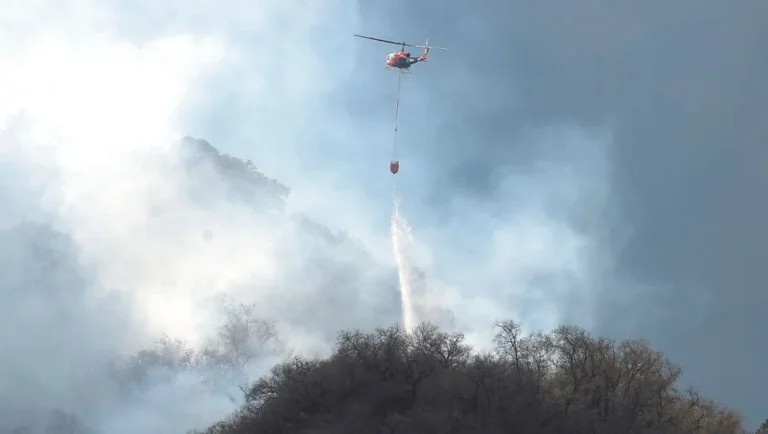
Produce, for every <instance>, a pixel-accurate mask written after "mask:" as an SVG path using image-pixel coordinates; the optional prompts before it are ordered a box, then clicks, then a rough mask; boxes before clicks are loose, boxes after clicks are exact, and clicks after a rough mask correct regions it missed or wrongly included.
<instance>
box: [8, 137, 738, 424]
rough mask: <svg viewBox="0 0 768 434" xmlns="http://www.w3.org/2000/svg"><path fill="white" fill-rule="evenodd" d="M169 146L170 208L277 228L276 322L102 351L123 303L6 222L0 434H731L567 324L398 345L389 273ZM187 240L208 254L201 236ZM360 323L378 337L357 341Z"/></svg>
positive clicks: (218, 160)
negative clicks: (183, 203)
mask: <svg viewBox="0 0 768 434" xmlns="http://www.w3.org/2000/svg"><path fill="white" fill-rule="evenodd" d="M180 150H181V155H180V161H181V162H182V163H183V164H182V166H183V168H184V169H183V170H184V173H185V177H186V183H185V184H184V185H185V186H186V191H185V193H184V194H186V195H188V196H189V197H190V198H191V199H192V200H194V201H195V202H196V203H197V204H198V205H199V206H200V207H201V208H205V207H208V206H210V205H211V204H213V203H214V202H216V201H221V200H225V201H226V202H228V203H239V204H246V205H247V206H248V207H250V209H253V210H256V211H257V212H256V214H257V215H258V216H261V217H259V218H262V217H263V222H264V224H265V225H274V226H270V227H280V228H282V229H283V230H281V234H282V235H281V238H280V243H279V249H278V250H277V252H276V253H275V254H276V255H277V260H276V262H277V263H278V264H279V270H277V271H278V276H279V278H278V279H277V282H278V283H277V284H276V285H277V286H275V287H274V288H273V289H272V293H274V294H275V299H274V300H271V299H270V300H259V301H260V302H261V303H262V304H264V305H267V307H268V308H269V309H268V310H269V311H272V312H277V313H274V314H272V316H266V315H264V312H266V311H267V309H266V308H264V307H263V306H261V309H260V310H259V306H257V304H258V303H241V302H240V301H239V300H230V301H229V303H228V304H227V305H226V306H225V310H226V314H225V315H224V320H223V321H222V322H221V323H220V324H218V325H217V328H216V330H214V332H215V333H214V337H215V338H214V339H213V340H211V341H210V342H207V343H206V344H205V345H202V346H197V347H193V346H191V345H189V344H188V343H186V342H184V341H182V340H179V339H176V338H175V337H173V336H158V339H157V343H156V345H154V346H153V347H150V348H145V349H143V350H140V351H138V352H135V353H132V354H129V355H127V356H126V355H125V354H113V353H110V352H109V351H113V350H114V349H115V348H119V345H118V344H119V343H120V341H121V340H129V339H130V336H129V335H128V332H127V331H126V330H124V329H122V328H121V329H120V330H119V332H112V334H107V333H106V331H105V330H106V329H107V328H108V327H109V326H108V324H113V323H115V322H117V323H120V324H122V323H123V322H124V323H126V324H127V323H128V321H129V316H130V315H129V311H128V310H126V308H125V306H127V305H129V300H125V299H121V298H120V297H119V296H117V295H114V294H112V295H110V296H109V297H105V299H104V300H102V301H101V302H100V303H101V304H97V305H93V304H92V303H91V304H89V303H86V302H85V301H84V300H85V298H84V295H83V294H85V293H86V292H88V291H89V290H90V289H91V287H92V286H93V285H94V284H95V283H94V279H93V276H92V272H93V270H89V269H87V268H86V267H84V266H83V265H81V264H80V263H79V262H78V260H77V257H78V246H77V245H76V243H75V242H74V241H73V240H72V239H71V238H70V237H69V236H68V235H67V234H64V233H61V232H58V231H56V230H55V229H54V228H52V227H50V226H49V225H46V224H44V223H39V222H38V223H31V222H26V223H21V224H18V225H16V226H14V227H12V228H10V229H8V230H5V231H2V232H0V252H3V253H4V254H2V255H0V275H3V276H4V278H3V279H2V280H0V296H2V299H3V302H2V303H0V314H2V315H0V325H3V327H4V329H5V330H9V331H10V330H12V331H13V333H11V332H8V333H6V334H5V335H3V336H0V345H2V346H1V347H0V350H2V351H3V356H4V357H3V358H4V361H3V363H2V365H1V366H0V367H2V369H3V371H2V372H0V374H2V375H0V434H6V433H14V434H21V433H28V434H34V433H43V432H44V433H47V434H64V433H67V434H85V433H89V434H90V433H93V434H97V433H104V434H120V433H124V432H142V433H145V434H153V433H166V432H171V433H173V432H185V431H186V430H187V429H188V428H189V427H191V426H192V427H201V426H202V427H205V426H206V425H209V423H207V422H206V423H205V424H202V423H201V422H200V420H207V419H204V418H202V416H200V417H201V419H194V420H193V417H196V416H197V413H200V412H201V411H202V410H205V409H206V408H207V407H206V406H210V405H212V403H213V404H216V405H218V406H219V408H226V409H236V408H239V409H238V410H236V411H235V412H234V413H232V414H231V416H229V417H228V418H225V419H224V420H222V421H221V422H218V423H216V424H213V425H212V426H210V427H209V428H207V429H202V430H200V431H195V433H197V434H203V433H204V434H229V433H233V434H234V433H243V434H245V433H256V432H257V433H318V434H319V433H355V434H358V433H398V434H408V433H491V434H492V433H518V432H519V433H525V434H536V433H541V434H545V433H573V434H579V433H595V434H600V433H606V434H613V433H628V434H633V433H637V434H646V433H648V434H650V433H669V434H677V433H680V434H687V433H705V434H731V433H733V434H736V433H743V432H745V431H744V430H743V427H742V422H741V418H740V416H739V414H738V413H737V412H735V411H732V410H730V409H726V408H723V407H722V406H720V405H718V404H717V403H715V402H712V401H710V400H708V399H706V398H704V397H701V396H699V394H698V393H697V392H696V391H695V390H679V386H678V380H679V378H680V376H681V373H682V370H681V369H680V367H677V366H675V365H674V364H673V363H672V362H671V361H669V360H667V359H666V358H665V357H664V355H663V354H661V353H659V352H656V351H654V350H653V349H652V347H651V346H650V345H649V344H648V343H646V342H643V341H635V340H628V341H621V342H617V341H615V340H612V339H610V338H605V337H598V336H592V335H590V334H589V333H588V332H587V331H585V330H583V329H580V328H578V327H573V326H563V327H560V328H558V329H556V330H553V331H551V332H548V333H543V332H542V333H534V334H530V335H524V334H523V333H522V332H521V328H520V325H519V324H517V323H516V322H515V321H514V320H507V321H502V322H499V323H498V324H497V329H496V331H497V334H496V339H495V343H496V347H495V348H494V349H493V350H491V351H489V352H479V351H477V350H475V349H472V348H471V347H470V346H469V345H468V344H467V342H466V341H465V340H464V336H463V335H461V334H460V333H456V332H450V331H442V330H440V329H438V328H437V327H436V326H434V325H431V324H429V323H424V324H422V325H421V326H420V327H419V328H418V329H417V330H416V331H415V332H414V333H413V334H410V335H409V334H406V333H404V331H403V330H402V329H400V328H399V327H398V326H397V325H394V326H389V327H387V324H393V323H395V322H396V321H397V320H398V319H399V295H398V292H397V287H396V278H395V276H394V273H393V272H392V270H390V269H388V268H387V267H384V266H382V265H380V264H378V263H377V262H376V261H375V259H374V258H372V257H371V255H370V254H368V253H367V252H366V251H365V249H364V248H363V247H362V246H361V244H360V243H358V242H356V241H355V240H354V239H353V238H351V237H349V236H347V235H346V234H343V233H334V231H332V230H330V229H329V228H327V227H326V226H324V225H323V224H321V223H318V222H316V221H313V220H312V219H311V218H309V217H308V216H305V215H301V214H291V213H288V212H287V211H286V206H285V203H286V201H287V200H288V198H289V195H290V188H289V187H288V186H285V185H283V184H282V183H280V182H279V181H277V180H274V179H271V178H269V177H267V176H266V175H264V174H263V173H261V172H260V171H259V170H258V169H257V168H256V167H255V165H254V164H253V163H252V162H250V161H243V160H241V159H238V158H235V157H232V156H229V155H226V154H222V153H221V152H219V151H218V150H217V149H216V148H214V147H213V146H212V145H211V144H210V143H208V142H207V141H205V140H200V139H194V138H185V139H184V140H183V141H182V143H181V148H180ZM260 221H261V220H260ZM286 228H287V229H286ZM200 236H201V237H205V238H206V241H207V242H209V243H216V242H217V234H216V231H215V230H210V229H207V228H202V227H201V228H200ZM297 288H302V289H303V290H302V291H301V292H298V291H297V290H296V289H297ZM285 294H298V295H297V296H296V297H302V298H301V303H296V302H295V298H294V299H291V298H290V297H283V298H282V299H281V298H280V297H279V296H282V295H285ZM284 305H285V306H284ZM342 311H343V312H345V314H346V315H345V316H344V317H343V318H342V317H341V315H339V312H342ZM372 321H375V322H377V323H378V325H381V326H382V327H385V328H379V329H376V330H375V331H371V330H372V328H373V326H374V325H377V324H371V322H372ZM356 327H360V328H361V329H357V328H356ZM280 330H291V331H296V330H301V331H307V330H309V331H311V332H313V333H314V335H313V338H314V339H318V340H325V341H333V338H334V333H336V332H338V333H337V335H336V336H335V337H336V345H335V348H334V351H333V353H332V354H331V355H330V356H329V357H327V358H324V359H311V358H303V357H291V350H292V349H293V348H290V347H289V346H286V344H285V340H284V338H285V336H282V335H281V332H280ZM339 330H341V331H339ZM281 361H282V362H281ZM272 365H274V367H273V368H272V370H271V372H270V373H268V374H267V375H262V374H263V373H264V372H266V371H267V369H264V368H263V367H264V366H266V367H269V366H272ZM254 373H258V375H254ZM258 377H261V378H258ZM204 397H211V400H210V401H205V400H204V399H203V398H204ZM153 406H154V407H162V408H161V409H159V410H156V411H152V410H154V409H153V408H152V407H153ZM217 411H218V413H216V414H217V415H218V414H225V413H226V412H222V411H221V410H217ZM227 412H229V410H227ZM216 419H218V416H217V417H216V418H214V419H211V420H216Z"/></svg>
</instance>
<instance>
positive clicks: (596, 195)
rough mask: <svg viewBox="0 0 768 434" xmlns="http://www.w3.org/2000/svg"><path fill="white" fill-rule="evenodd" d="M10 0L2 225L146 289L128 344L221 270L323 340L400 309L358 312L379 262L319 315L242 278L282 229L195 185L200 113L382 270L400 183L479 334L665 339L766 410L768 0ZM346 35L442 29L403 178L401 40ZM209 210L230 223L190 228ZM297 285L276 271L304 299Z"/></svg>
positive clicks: (171, 325) (717, 384) (419, 92)
mask: <svg viewBox="0 0 768 434" xmlns="http://www.w3.org/2000/svg"><path fill="white" fill-rule="evenodd" d="M7 11H8V12H7V13H4V15H3V17H2V18H0V36H2V38H0V83H3V85H2V86H0V125H1V126H2V128H3V131H2V135H0V164H2V165H3V167H12V168H13V172H8V171H3V174H2V175H0V181H2V182H0V198H2V199H3V200H4V201H6V202H5V203H7V204H9V205H8V206H6V210H8V212H4V213H3V214H2V215H0V224H2V225H3V226H9V225H11V224H13V223H14V222H16V221H18V220H19V219H21V218H36V219H43V220H46V221H49V222H52V223H53V224H54V225H55V226H56V227H58V228H59V229H61V230H63V231H65V232H67V233H69V234H70V235H71V236H72V237H73V239H74V240H75V242H76V243H77V245H78V247H79V248H80V249H81V253H80V257H79V261H80V262H81V263H82V264H84V265H85V266H87V267H89V269H91V270H95V275H96V276H97V277H96V279H97V281H98V282H99V287H100V288H103V287H109V288H115V290H116V291H117V292H118V293H120V294H123V295H124V296H126V297H129V298H130V299H131V300H134V304H131V307H130V308H129V309H128V311H129V317H131V318H134V320H133V322H132V327H133V330H134V331H135V334H134V335H133V336H137V337H135V339H134V340H135V341H136V342H131V339H128V340H127V341H126V342H122V341H121V342H122V343H121V346H120V350H125V351H129V350H131V349H134V348H137V347H139V346H141V345H143V344H144V343H145V342H147V341H151V336H153V333H158V332H160V331H169V332H172V333H175V334H180V335H183V336H185V337H187V338H189V339H191V340H193V341H194V340H195V339H198V338H200V337H201V336H203V335H205V333H206V332H207V327H209V322H210V321H213V320H209V319H207V318H209V317H208V316H207V315H208V313H206V312H205V308H204V307H203V306H204V302H205V300H206V297H208V296H209V295H210V294H208V293H206V292H205V290H198V289H195V290H194V291H192V290H190V289H189V288H191V287H193V286H195V285H198V284H199V282H200V281H215V282H217V283H218V285H219V290H222V291H224V292H227V293H230V294H231V295H233V296H236V297H246V298H248V297H250V298H251V299H252V300H255V301H261V302H262V304H264V305H265V306H264V310H265V311H270V310H271V311H272V312H273V313H275V315H276V316H278V319H281V318H280V316H281V315H283V316H284V317H285V319H286V323H288V324H290V327H287V330H286V331H285V332H286V333H287V334H289V335H291V336H293V337H292V338H291V339H293V341H292V342H293V343H294V345H296V346H298V347H301V348H300V350H306V351H307V352H310V353H311V352H313V351H321V352H322V351H324V350H326V349H327V345H328V342H325V341H324V339H325V338H323V337H321V336H320V335H315V334H313V331H312V330H315V331H317V330H319V329H322V328H323V327H325V328H326V329H327V330H325V332H327V333H332V332H333V329H334V328H338V327H347V326H361V325H363V326H369V327H373V326H376V325H381V324H379V323H380V322H386V321H389V320H390V319H391V318H390V317H388V316H381V317H377V316H376V315H364V314H363V313H360V312H366V310H367V309H371V308H372V307H371V306H372V304H375V303H376V300H379V298H377V297H379V295H377V294H370V293H369V292H376V291H379V288H378V287H373V286H372V285H371V287H368V288H361V289H360V292H361V294H360V295H356V297H359V300H358V299H356V300H357V301H355V303H357V304H355V305H354V306H356V307H354V308H352V309H349V308H347V307H345V308H338V309H334V307H333V306H328V307H324V308H325V309H328V310H329V311H328V312H326V313H325V316H323V315H320V316H319V318H332V321H331V320H330V319H328V320H327V321H330V322H329V323H327V324H319V323H305V324H301V322H300V321H299V319H298V317H297V316H296V315H295V314H291V312H290V311H289V308H288V307H285V306H284V305H282V304H274V305H270V303H271V302H269V301H267V300H274V299H275V297H277V294H273V293H269V291H268V290H263V291H262V290H260V291H258V292H255V293H254V292H247V291H245V292H244V290H240V289H236V288H241V287H242V286H243V285H245V284H246V282H249V281H251V280H253V279H256V280H258V281H259V282H269V281H270V279H275V270H276V269H280V268H281V267H282V266H284V265H285V264H282V263H280V261H281V260H280V259H278V258H277V256H275V254H274V252H273V250H272V248H271V247H269V246H271V244H270V243H272V242H273V241H274V239H273V238H272V237H273V236H274V233H276V232H279V231H280V230H288V229H285V228H283V227H282V226H280V225H279V224H276V223H273V222H266V221H258V222H257V221H255V220H254V219H253V218H252V216H251V214H249V212H248V211H247V210H244V209H242V208H240V207H238V206H235V205H232V204H227V203H223V202H222V203H217V204H216V206H212V207H209V208H201V207H199V206H196V205H194V204H192V203H190V202H189V201H187V200H186V199H185V198H184V197H183V196H182V195H180V193H179V185H180V183H181V181H180V179H181V175H180V174H179V173H178V171H177V168H176V167H175V166H174V162H173V157H172V155H173V151H174V145H173V143H174V138H176V137H179V136H182V135H191V136H196V137H202V138H205V139H207V140H209V141H210V142H211V143H212V144H213V145H214V146H216V147H217V148H219V149H220V150H222V151H223V152H226V153H229V154H232V155H234V156H237V157H241V158H245V159H251V160H253V162H254V163H255V164H256V166H257V167H259V168H260V169H261V170H263V172H264V173H266V174H267V175H269V176H272V177H275V178H277V179H279V180H280V181H282V182H284V183H285V184H287V185H288V186H290V187H291V188H292V190H293V193H292V199H291V201H290V202H289V208H290V209H291V211H293V212H305V213H307V214H309V215H310V216H311V217H312V218H314V219H316V220H318V221H320V222H321V223H323V224H326V225H328V226H329V227H330V228H331V229H333V230H338V231H341V230H346V231H348V232H349V233H350V234H351V235H352V236H354V237H356V238H358V239H359V240H361V242H362V243H363V245H364V246H365V248H366V249H367V250H368V251H370V252H371V253H372V255H373V256H374V258H375V260H376V262H377V263H378V264H379V265H378V266H383V267H392V266H393V259H392V253H391V246H390V240H389V235H388V230H389V226H388V219H389V214H390V212H391V207H392V198H391V192H392V187H393V185H392V182H393V180H396V182H397V190H398V193H399V194H400V195H401V197H402V211H403V213H404V215H405V217H407V218H408V219H409V221H410V223H411V225H412V227H413V234H414V236H415V239H416V243H417V249H418V255H417V258H418V264H417V265H418V266H419V268H421V269H423V270H424V271H425V274H426V279H427V282H428V284H427V288H428V291H427V293H426V294H425V295H424V296H423V301H422V302H423V303H427V304H434V305H436V306H439V307H441V308H443V309H449V310H451V311H452V312H453V315H454V316H455V325H456V326H457V327H459V328H461V329H463V330H465V331H466V332H467V333H468V334H470V336H471V337H472V338H473V339H474V340H475V341H476V342H477V343H478V344H479V343H482V342H484V341H485V340H486V339H487V336H488V333H489V332H490V327H491V323H492V321H493V320H494V319H496V318H500V317H510V316H511V317H514V318H516V319H520V320H522V321H523V322H524V324H525V325H527V326H528V327H530V328H543V329H548V328H551V327H553V326H554V325H556V324H559V323H561V322H570V323H575V324H578V325H582V326H584V327H587V328H589V329H590V330H593V331H595V332H599V333H604V334H607V335H612V336H619V337H640V338H648V339H650V340H651V342H652V343H653V344H654V345H655V346H657V347H658V348H659V349H661V350H663V351H664V352H665V353H667V354H668V355H669V356H670V357H671V358H672V359H673V360H674V361H676V362H679V363H680V364H681V365H682V366H683V368H684V369H685V370H686V372H687V375H686V377H685V378H686V381H688V382H690V383H692V384H695V385H698V386H700V387H701V388H702V389H703V392H705V393H706V394H707V395H710V396H712V397H713V398H715V399H717V400H719V401H722V402H724V403H726V404H729V405H732V406H734V407H735V408H737V409H739V410H741V411H743V412H744V413H745V415H746V416H747V417H748V421H749V422H750V423H751V424H756V423H757V422H758V421H759V419H762V418H763V417H765V416H766V415H764V414H761V413H760V412H761V411H764V409H761V408H759V405H760V403H759V398H758V396H759V394H760V393H761V392H760V391H761V390H765V388H766V387H768V384H765V382H764V381H763V382H762V383H761V382H760V378H761V372H762V370H761V367H762V366H764V364H765V363H764V361H765V358H766V355H765V354H764V353H762V352H760V351H758V350H757V349H756V345H755V344H754V343H755V342H757V341H758V340H759V339H760V338H761V336H762V335H761V332H760V331H761V330H763V329H764V328H765V326H768V324H766V323H765V321H766V319H765V318H766V317H765V315H762V311H761V306H762V305H763V303H764V302H765V301H766V295H765V292H764V291H763V290H762V286H763V284H762V282H763V279H762V276H761V274H760V271H759V270H760V266H761V264H762V262H763V261H764V259H765V254H764V251H763V250H764V248H763V246H765V245H766V241H768V240H766V239H765V233H766V232H765V231H762V230H761V229H760V228H761V224H762V222H763V221H765V218H764V217H766V214H768V209H766V207H765V205H764V201H760V200H758V199H757V198H760V197H763V196H764V194H765V189H766V187H765V186H766V182H765V181H766V175H765V173H766V171H765V163H766V161H768V160H766V157H767V156H768V154H766V152H765V147H764V146H763V145H764V142H765V139H766V136H767V135H768V130H766V126H765V125H768V122H767V121H768V119H766V116H767V114H768V108H767V107H766V106H767V105H768V104H767V102H766V100H767V99H768V95H767V94H766V91H765V89H766V88H765V86H763V85H762V79H763V77H765V76H766V72H767V71H766V69H768V65H766V59H765V56H763V55H762V51H761V47H763V46H764V41H765V38H766V36H767V35H766V30H765V29H766V27H765V26H764V17H765V16H766V13H767V12H768V10H766V6H765V3H764V2H759V1H757V0H750V1H743V2H739V3H738V4H728V5H725V4H724V3H722V2H716V1H714V0H713V1H708V0H706V1H698V2H696V3H695V4H694V3H693V1H692V0H691V1H681V2H676V3H674V5H673V4H670V3H669V2H660V1H656V2H644V3H643V4H642V5H640V4H636V3H633V2H629V1H626V2H625V1H622V2H613V3H611V4H605V3H604V2H598V1H590V2H567V1H566V0H558V1H555V2H547V3H546V4H545V3H543V2H525V1H514V2H506V3H504V5H501V4H495V5H493V4H484V5H480V4H469V3H466V2H446V1H442V2H421V3H418V4H415V3H408V2H405V1H398V2H389V3H386V4H385V3H381V2H378V3H377V2H372V1H360V2H353V1H346V0H333V1H326V2H314V1H309V0H306V1H299V0H269V1H262V2H257V3H254V2H246V1H239V0H233V1H229V2H224V3H218V4H214V3H213V2H206V1H202V0H190V1H185V2H181V1H178V2H166V3H163V4H160V3H157V2H149V1H139V2H136V1H132V2H128V1H101V2H96V1H88V0H68V1H57V2H53V1H48V2H46V1H39V2H34V3H32V2H22V1H11V2H9V6H8V7H7ZM353 33H362V34H369V35H372V36H377V37H382V38H387V39H403V40H407V41H409V42H413V43H423V41H424V39H425V38H427V37H428V38H429V40H430V42H431V43H433V44H435V45H439V46H443V47H448V48H449V51H447V52H433V53H431V56H430V60H429V62H427V63H425V64H419V65H416V66H415V67H414V68H413V74H412V75H410V76H405V77H404V78H403V85H402V96H401V112H400V131H399V142H400V145H399V156H400V160H401V171H400V173H399V174H398V175H397V176H396V177H394V178H393V177H392V176H391V175H390V174H389V172H388V164H389V158H390V153H391V146H392V129H393V122H394V110H395V100H394V97H395V85H396V76H395V74H394V73H393V72H389V71H385V70H384V58H385V56H386V54H387V53H388V52H390V51H391V48H392V47H389V46H387V45H384V44H378V43H375V42H372V41H365V40H361V39H358V38H353V37H352V34H353ZM761 44H762V45H761ZM158 207H159V208H163V209H166V210H170V211H167V212H168V213H167V214H164V217H162V218H159V217H157V216H156V215H155V214H153V212H155V211H154V210H156V209H158ZM105 222H109V224H106V223H105ZM275 225H277V226H275ZM203 227H214V228H215V231H216V234H217V238H216V239H217V244H216V245H215V246H214V247H211V246H207V245H203V244H200V243H198V242H197V241H189V240H192V239H197V238H194V237H193V236H192V235H190V234H195V233H198V232H199V231H200V229H201V228H203ZM281 228H282V229H281ZM157 264H163V266H162V267H161V266H158V265H157ZM372 273H373V272H372ZM373 274H375V273H373ZM371 279H372V280H371V281H374V280H375V279H374V277H371ZM169 282H172V284H170V283H169ZM167 286H173V287H174V288H175V289H174V290H173V291H169V292H168V291H166V292H163V291H165V290H161V289H160V288H165V287H167ZM100 291H102V290H93V291H92V293H91V294H90V295H89V297H91V298H89V300H99V299H100V297H104V296H105V295H104V294H103V293H102V292H100ZM200 291H202V295H201V292H200ZM305 291H306V292H301V291H299V290H297V292H296V293H290V294H283V295H284V296H285V297H287V298H288V299H289V300H291V303H293V305H294V308H295V309H296V310H301V309H300V308H310V307H311V304H310V303H311V302H310V301H308V300H311V299H312V298H311V296H312V295H313V294H312V288H306V289H305ZM308 297H309V298H308ZM364 300H368V301H364ZM275 303H277V302H275ZM52 309H53V308H52ZM281 309H282V310H281ZM352 311H355V313H356V314H355V315H353V314H352ZM346 314H350V315H349V316H346ZM289 317H290V320H289V319H288V318H289ZM318 333H319V332H318ZM322 336H325V335H322ZM123 344H124V345H123ZM724 354H727V355H728V356H727V357H724V356H723V355H724ZM725 364H729V366H732V372H729V373H728V374H727V375H726V374H724V373H723V371H722V369H723V368H722V366H723V365H725Z"/></svg>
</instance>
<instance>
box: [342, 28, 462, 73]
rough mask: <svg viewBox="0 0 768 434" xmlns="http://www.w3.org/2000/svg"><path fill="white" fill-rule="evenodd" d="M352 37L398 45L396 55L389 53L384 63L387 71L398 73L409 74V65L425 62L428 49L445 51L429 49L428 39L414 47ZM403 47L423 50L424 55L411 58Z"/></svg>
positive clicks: (378, 39)
mask: <svg viewBox="0 0 768 434" xmlns="http://www.w3.org/2000/svg"><path fill="white" fill-rule="evenodd" d="M353 36H357V37H358V38H364V39H370V40H372V41H379V42H384V43H387V44H393V45H399V46H400V51H399V52H396V53H389V54H388V55H387V63H386V68H387V69H389V70H394V69H397V70H399V72H407V73H410V71H409V70H408V68H410V67H411V65H413V64H416V63H419V62H425V61H426V60H427V55H428V54H429V50H430V48H431V49H435V50H447V48H441V47H430V45H429V39H427V42H425V43H424V45H415V44H409V43H407V42H395V41H388V40H386V39H380V38H373V37H371V36H363V35H353ZM405 47H418V48H423V49H424V53H423V54H422V55H421V56H419V57H411V53H409V52H407V51H405Z"/></svg>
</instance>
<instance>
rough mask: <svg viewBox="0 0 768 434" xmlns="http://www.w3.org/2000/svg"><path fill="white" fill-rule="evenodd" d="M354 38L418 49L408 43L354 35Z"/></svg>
mask: <svg viewBox="0 0 768 434" xmlns="http://www.w3.org/2000/svg"><path fill="white" fill-rule="evenodd" d="M352 36H357V37H358V38H364V39H370V40H372V41H379V42H385V43H387V44H393V45H405V46H406V47H418V45H413V44H409V43H407V42H395V41H389V40H387V39H380V38H373V37H371V36H363V35H352Z"/></svg>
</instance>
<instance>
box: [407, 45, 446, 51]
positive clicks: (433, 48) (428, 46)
mask: <svg viewBox="0 0 768 434" xmlns="http://www.w3.org/2000/svg"><path fill="white" fill-rule="evenodd" d="M411 47H419V48H429V49H430V50H443V51H448V49H447V48H443V47H433V46H431V45H411Z"/></svg>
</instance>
